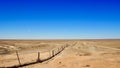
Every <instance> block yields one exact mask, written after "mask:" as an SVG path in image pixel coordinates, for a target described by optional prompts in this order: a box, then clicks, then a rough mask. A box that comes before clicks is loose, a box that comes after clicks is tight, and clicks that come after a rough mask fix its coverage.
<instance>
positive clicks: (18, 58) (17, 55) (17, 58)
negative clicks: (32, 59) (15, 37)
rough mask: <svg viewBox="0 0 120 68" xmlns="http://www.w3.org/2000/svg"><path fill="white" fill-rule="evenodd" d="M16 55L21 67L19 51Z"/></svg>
mask: <svg viewBox="0 0 120 68" xmlns="http://www.w3.org/2000/svg"><path fill="white" fill-rule="evenodd" d="M16 55H17V59H18V63H19V65H20V66H21V62H20V57H19V54H18V52H17V51H16Z"/></svg>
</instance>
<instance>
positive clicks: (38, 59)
mask: <svg viewBox="0 0 120 68" xmlns="http://www.w3.org/2000/svg"><path fill="white" fill-rule="evenodd" d="M37 61H38V62H40V52H38V58H37Z"/></svg>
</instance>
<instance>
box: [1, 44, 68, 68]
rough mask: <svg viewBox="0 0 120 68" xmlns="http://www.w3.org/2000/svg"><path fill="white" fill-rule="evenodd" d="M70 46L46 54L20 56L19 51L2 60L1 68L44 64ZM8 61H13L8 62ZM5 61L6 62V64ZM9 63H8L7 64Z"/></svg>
mask: <svg viewBox="0 0 120 68" xmlns="http://www.w3.org/2000/svg"><path fill="white" fill-rule="evenodd" d="M68 46H69V45H67V44H66V45H64V46H61V47H59V48H55V49H53V50H51V51H46V52H40V51H39V52H35V53H30V54H27V55H26V54H20V53H19V52H18V51H16V53H15V54H14V55H9V56H7V58H6V59H2V58H1V59H0V61H3V62H1V63H0V68H18V67H23V66H27V65H31V64H36V63H42V62H44V61H47V60H49V59H51V58H53V57H55V56H56V55H57V54H59V53H60V52H62V51H63V50H64V49H65V48H66V47H68ZM7 59H11V61H10V60H7ZM4 60H6V61H5V62H4ZM6 62H7V63H6Z"/></svg>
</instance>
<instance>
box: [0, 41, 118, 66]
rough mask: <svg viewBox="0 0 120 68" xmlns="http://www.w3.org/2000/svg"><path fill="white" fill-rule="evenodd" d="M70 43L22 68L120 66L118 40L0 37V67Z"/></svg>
mask: <svg viewBox="0 0 120 68" xmlns="http://www.w3.org/2000/svg"><path fill="white" fill-rule="evenodd" d="M63 45H69V46H68V47H67V48H65V50H63V51H62V52H61V53H59V54H58V55H56V56H55V57H53V58H51V59H50V60H47V61H45V62H42V63H36V64H30V65H27V66H23V67H22V68H48V67H49V68H120V40H11V41H10V40H8V41H7V40H1V41H0V67H9V66H13V65H18V64H19V63H18V61H17V57H16V54H15V52H16V51H18V53H19V56H20V60H21V64H23V63H28V62H33V61H36V60H37V56H38V54H37V53H38V52H40V53H41V55H40V56H41V57H40V58H41V59H44V58H46V57H48V56H50V55H51V50H55V51H57V50H56V49H57V48H59V47H61V46H63Z"/></svg>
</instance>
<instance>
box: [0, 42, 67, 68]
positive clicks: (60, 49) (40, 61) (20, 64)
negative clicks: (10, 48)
mask: <svg viewBox="0 0 120 68" xmlns="http://www.w3.org/2000/svg"><path fill="white" fill-rule="evenodd" d="M68 46H69V45H68V44H66V45H65V46H61V47H60V48H57V49H56V51H55V49H54V50H52V51H48V52H49V57H48V58H46V59H43V60H42V59H41V55H40V54H41V53H40V52H38V54H37V61H35V62H30V63H24V64H22V63H21V61H20V56H19V54H18V51H16V56H17V59H18V62H19V65H15V66H11V67H0V68H18V67H23V66H27V65H31V64H36V63H42V62H44V61H47V60H49V59H51V58H53V57H55V56H56V55H57V54H59V53H61V52H62V51H63V50H64V49H65V48H66V47H68ZM51 54H52V55H51Z"/></svg>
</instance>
